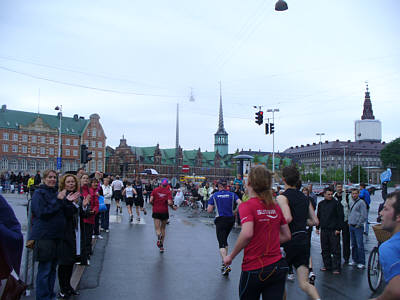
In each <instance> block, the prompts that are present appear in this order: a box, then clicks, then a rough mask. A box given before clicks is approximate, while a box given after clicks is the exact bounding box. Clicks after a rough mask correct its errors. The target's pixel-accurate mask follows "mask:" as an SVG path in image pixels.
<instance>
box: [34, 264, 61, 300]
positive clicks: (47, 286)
mask: <svg viewBox="0 0 400 300" xmlns="http://www.w3.org/2000/svg"><path fill="white" fill-rule="evenodd" d="M56 268H57V260H52V261H46V262H39V265H38V272H37V275H36V300H52V299H55V297H56V294H55V293H54V284H55V282H56Z"/></svg>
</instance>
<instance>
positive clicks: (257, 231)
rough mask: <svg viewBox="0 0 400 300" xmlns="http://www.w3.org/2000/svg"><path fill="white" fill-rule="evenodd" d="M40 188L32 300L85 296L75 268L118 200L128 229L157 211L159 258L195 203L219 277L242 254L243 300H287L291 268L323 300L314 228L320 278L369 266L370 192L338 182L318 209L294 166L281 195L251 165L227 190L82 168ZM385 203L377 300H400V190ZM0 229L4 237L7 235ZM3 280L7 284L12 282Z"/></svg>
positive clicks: (32, 239)
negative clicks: (386, 234)
mask: <svg viewBox="0 0 400 300" xmlns="http://www.w3.org/2000/svg"><path fill="white" fill-rule="evenodd" d="M36 176H40V173H39V172H38V173H37V174H36ZM35 180H36V179H35V178H33V181H34V182H33V184H32V186H33V190H34V192H33V193H32V199H31V209H32V230H31V233H30V236H29V237H28V239H29V241H28V242H27V245H29V247H31V248H32V249H33V252H34V257H35V260H36V261H37V262H38V271H37V277H36V299H54V298H55V296H56V294H55V292H54V285H55V281H56V278H58V281H59V286H60V291H59V293H58V295H57V297H58V298H61V299H67V298H69V297H70V296H71V295H79V292H78V291H76V290H75V289H74V288H73V287H72V286H71V276H72V272H73V267H74V265H75V264H81V265H90V258H91V256H92V255H93V247H92V241H93V239H102V238H103V237H102V235H101V231H103V232H105V233H106V234H107V233H109V232H110V226H109V218H110V208H111V203H112V200H114V201H115V203H116V211H115V213H116V214H117V215H118V214H122V209H123V202H125V205H126V209H127V212H128V215H129V222H130V223H132V222H134V220H136V222H138V223H139V222H140V221H141V214H144V215H146V214H147V210H146V203H149V204H151V205H152V218H153V220H154V229H155V230H154V231H155V244H156V246H157V247H158V248H159V251H160V253H163V252H164V251H165V237H166V228H167V226H166V225H167V224H168V220H169V207H170V208H171V209H174V210H176V209H177V208H178V207H179V206H183V205H190V206H192V207H193V208H194V209H202V210H204V211H207V212H208V213H215V219H214V223H215V230H216V236H217V243H218V251H219V255H220V257H221V274H222V275H223V276H228V275H229V273H230V272H231V271H232V267H231V263H232V260H233V259H235V257H236V256H237V255H238V254H239V253H240V252H241V251H242V250H244V255H243V262H242V273H241V277H240V282H239V298H240V299H259V298H260V296H262V298H263V299H285V282H286V280H287V279H289V280H291V279H292V278H294V272H293V271H294V270H295V271H296V276H297V279H298V280H297V281H298V284H299V287H300V288H301V289H302V290H303V291H304V292H305V293H306V294H307V295H308V296H309V297H310V298H311V299H314V300H318V299H321V297H320V295H319V292H318V290H317V288H316V287H315V280H316V276H315V273H314V272H313V268H312V267H313V266H312V259H311V255H310V249H311V236H312V234H313V232H314V230H313V228H314V227H315V228H316V229H315V234H318V235H320V241H321V242H320V245H321V255H322V261H323V266H322V268H321V269H320V270H321V271H323V272H332V274H334V275H337V276H339V275H340V274H341V271H342V270H341V269H342V266H343V264H342V257H343V259H344V265H349V266H352V265H354V266H355V267H356V268H358V269H363V268H365V252H364V239H363V235H366V234H368V210H369V206H370V203H371V198H370V196H369V193H368V191H367V190H366V189H365V184H361V185H360V189H352V190H351V191H345V190H344V189H343V185H342V184H336V185H335V186H333V187H328V188H325V189H324V191H323V200H321V201H319V202H318V201H317V196H316V195H315V194H314V193H313V188H312V185H303V184H302V183H301V180H300V174H299V171H298V170H297V169H296V168H295V167H285V168H284V169H283V170H282V181H283V184H284V188H279V187H278V188H276V189H274V187H273V186H272V175H271V173H270V172H269V171H268V170H267V169H266V168H265V167H264V166H256V167H253V168H252V169H251V170H250V173H249V174H248V177H247V181H246V182H243V181H242V180H241V178H240V176H238V177H237V178H236V179H235V180H232V181H230V182H227V181H226V180H224V179H221V180H219V181H217V182H204V183H201V184H196V183H192V182H186V183H182V184H177V185H176V186H174V187H172V186H171V184H170V182H169V181H168V179H167V178H163V179H153V180H147V181H146V182H145V183H144V182H143V181H142V180H141V178H140V177H138V178H135V179H134V180H126V179H122V180H121V178H120V177H119V176H115V177H113V176H111V175H105V174H103V173H101V172H95V173H94V174H87V173H86V172H85V170H84V169H82V168H80V169H78V170H77V172H74V173H67V174H64V175H63V176H60V175H59V174H58V173H57V172H56V171H54V170H46V171H45V172H44V173H43V177H40V181H41V182H40V183H37V182H35ZM27 185H28V183H27ZM386 197H387V199H388V201H386V202H385V205H384V206H382V208H381V209H382V211H381V212H380V215H381V218H382V224H383V227H384V228H385V229H386V230H389V231H391V232H392V233H394V236H393V238H392V239H391V240H389V242H387V243H385V244H383V245H382V246H384V245H385V247H381V248H382V266H383V267H384V274H385V280H386V281H387V284H388V285H387V287H386V289H385V291H384V294H383V296H382V297H380V298H378V299H399V298H396V297H397V296H398V295H399V293H400V290H399V286H400V285H399V284H398V283H399V280H400V247H399V241H400V236H399V234H400V233H399V232H400V192H395V193H391V194H388V195H386ZM0 200H2V199H0ZM385 200H386V199H385ZM0 204H1V203H0ZM133 205H135V210H134V209H133ZM135 213H136V218H135ZM11 217H12V215H11ZM14 218H15V217H14ZM235 222H236V223H237V224H238V226H240V227H241V230H240V234H239V236H238V238H237V240H236V243H235V245H234V246H233V247H232V248H231V251H229V250H230V249H229V248H228V236H229V234H230V232H231V230H232V228H233V227H234V224H235ZM0 225H1V224H0ZM14 225H15V224H14ZM14 227H15V226H14ZM0 229H1V230H0V233H2V230H3V228H1V227H0ZM19 230H20V229H19ZM14 231H15V230H14ZM17 231H18V230H17ZM103 234H104V233H103ZM14 235H15V234H14ZM16 236H17V238H20V236H19V235H16ZM3 244H4V243H3V241H2V243H1V246H2V247H1V248H0V251H3V252H4V251H5V250H4V249H5V247H4V245H3ZM18 245H19V244H18ZM389 245H390V246H389ZM18 249H20V248H18ZM19 251H20V250H19ZM20 252H21V251H20ZM21 253H22V252H21ZM0 254H2V256H4V255H3V254H4V253H0ZM350 257H351V260H350ZM0 263H3V264H5V263H8V262H4V261H0ZM11 263H12V264H11ZM9 269H11V270H12V269H15V270H18V271H19V267H18V265H17V266H16V265H15V262H10V263H9ZM6 273H7V272H6ZM0 275H2V278H1V279H3V277H4V276H5V275H7V274H2V273H0ZM396 283H397V284H396ZM391 295H395V297H394V298H393V297H392V296H391ZM390 297H392V298H390Z"/></svg>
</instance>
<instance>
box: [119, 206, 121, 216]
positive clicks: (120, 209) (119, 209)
mask: <svg viewBox="0 0 400 300" xmlns="http://www.w3.org/2000/svg"><path fill="white" fill-rule="evenodd" d="M119 213H120V214H122V206H120V207H119Z"/></svg>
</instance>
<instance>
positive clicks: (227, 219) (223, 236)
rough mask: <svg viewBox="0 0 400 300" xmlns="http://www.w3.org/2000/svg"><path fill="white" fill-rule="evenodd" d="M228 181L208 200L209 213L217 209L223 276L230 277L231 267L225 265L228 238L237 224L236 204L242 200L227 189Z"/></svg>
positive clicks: (216, 216)
mask: <svg viewBox="0 0 400 300" xmlns="http://www.w3.org/2000/svg"><path fill="white" fill-rule="evenodd" d="M225 187H226V181H223V180H220V181H219V182H218V192H216V193H214V194H212V195H211V197H210V199H209V200H208V207H207V211H208V212H209V213H212V212H213V211H214V208H215V212H216V214H215V220H214V223H215V228H216V232H217V239H218V244H219V253H220V254H221V258H222V266H221V272H222V275H225V276H227V275H229V272H230V271H231V266H225V265H224V258H225V256H227V255H228V236H229V233H230V232H231V230H232V227H233V225H234V224H235V212H234V207H235V202H236V203H237V204H240V200H239V198H238V196H237V195H236V194H235V193H232V192H230V191H227V190H226V189H225Z"/></svg>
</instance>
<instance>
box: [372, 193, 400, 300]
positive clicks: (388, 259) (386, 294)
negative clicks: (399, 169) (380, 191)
mask: <svg viewBox="0 0 400 300" xmlns="http://www.w3.org/2000/svg"><path fill="white" fill-rule="evenodd" d="M380 214H381V217H382V227H383V229H385V230H388V231H390V232H391V233H392V234H393V236H392V237H391V238H390V239H389V240H388V241H386V242H384V243H383V244H382V245H381V246H380V247H379V260H380V263H381V266H382V270H383V276H384V278H385V281H386V287H385V290H384V291H383V294H382V295H380V296H379V297H377V298H375V300H395V299H397V300H398V299H400V192H399V191H397V192H393V193H390V194H389V195H387V199H386V202H385V205H384V207H383V210H382V211H381V213H380Z"/></svg>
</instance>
